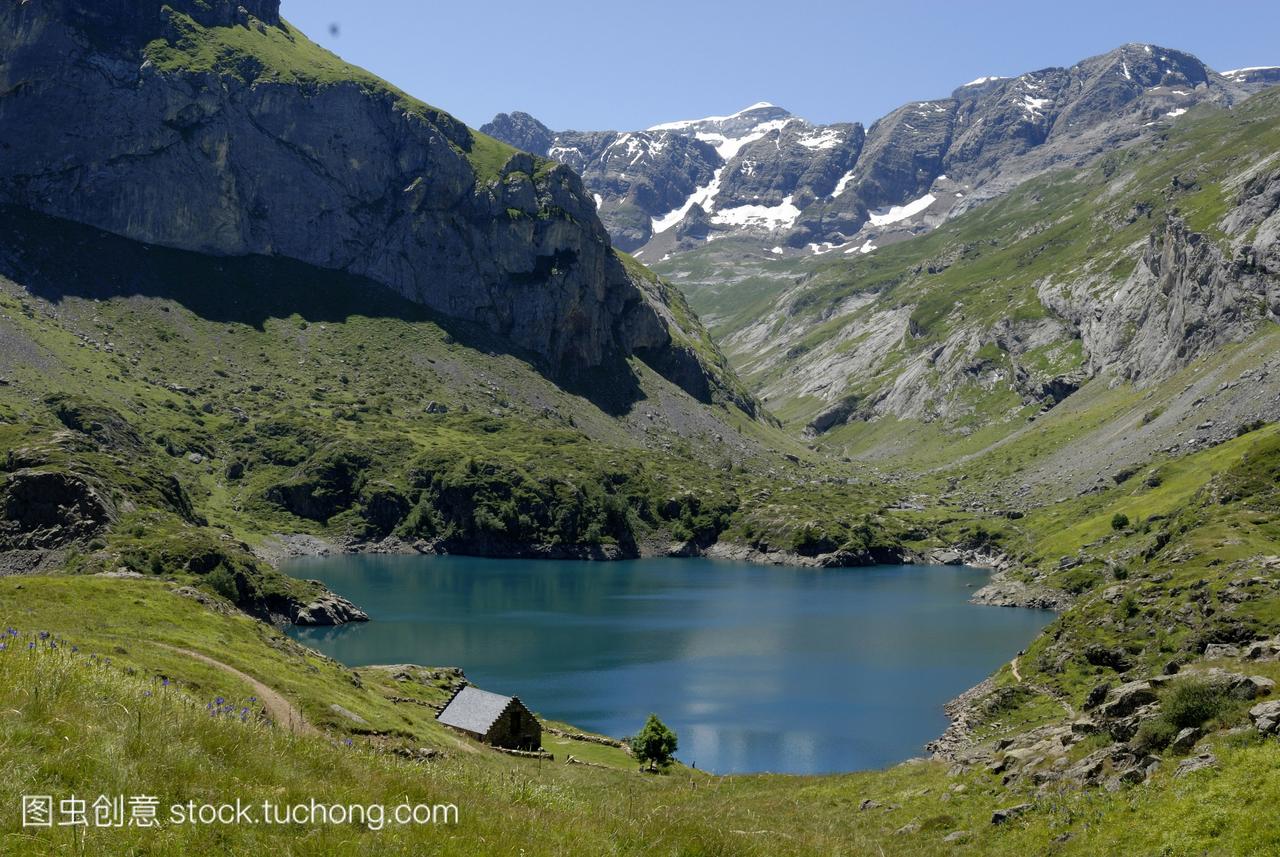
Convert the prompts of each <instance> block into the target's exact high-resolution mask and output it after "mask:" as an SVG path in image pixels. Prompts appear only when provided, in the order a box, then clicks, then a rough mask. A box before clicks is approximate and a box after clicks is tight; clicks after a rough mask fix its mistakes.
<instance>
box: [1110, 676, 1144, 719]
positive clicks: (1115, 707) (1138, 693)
mask: <svg viewBox="0 0 1280 857" xmlns="http://www.w3.org/2000/svg"><path fill="white" fill-rule="evenodd" d="M1155 701H1156V691H1155V687H1154V686H1153V685H1152V684H1151V682H1149V681H1130V682H1126V683H1124V684H1122V685H1120V686H1119V687H1117V688H1114V689H1112V690H1111V691H1109V692H1108V693H1107V696H1106V699H1105V700H1104V702H1103V703H1102V713H1103V715H1104V716H1106V717H1125V716H1127V715H1129V714H1132V713H1133V712H1135V711H1137V710H1138V709H1139V708H1140V707H1142V706H1143V705H1148V704H1150V703H1152V702H1155Z"/></svg>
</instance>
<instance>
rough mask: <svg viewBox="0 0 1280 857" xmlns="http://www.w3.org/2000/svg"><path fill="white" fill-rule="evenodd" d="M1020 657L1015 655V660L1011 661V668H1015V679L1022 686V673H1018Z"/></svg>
mask: <svg viewBox="0 0 1280 857" xmlns="http://www.w3.org/2000/svg"><path fill="white" fill-rule="evenodd" d="M1018 657H1020V656H1018V655H1015V656H1014V658H1013V660H1011V661H1009V666H1011V667H1013V677H1014V678H1015V679H1017V682H1018V684H1022V673H1020V672H1018Z"/></svg>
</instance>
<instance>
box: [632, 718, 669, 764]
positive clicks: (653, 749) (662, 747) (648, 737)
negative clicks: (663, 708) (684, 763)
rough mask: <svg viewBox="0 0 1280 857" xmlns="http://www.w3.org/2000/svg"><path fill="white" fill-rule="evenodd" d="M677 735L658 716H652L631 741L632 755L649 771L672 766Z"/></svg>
mask: <svg viewBox="0 0 1280 857" xmlns="http://www.w3.org/2000/svg"><path fill="white" fill-rule="evenodd" d="M676 740H677V739H676V733H674V732H672V731H671V730H670V729H668V728H667V725H666V724H665V723H663V722H662V721H661V720H659V719H658V715H656V714H650V715H649V719H648V720H646V721H645V724H644V728H643V729H641V730H640V731H639V732H638V733H636V735H635V736H634V737H632V739H631V741H630V745H631V755H633V756H635V758H636V761H637V762H639V763H640V764H641V765H646V764H647V765H648V767H649V770H651V771H652V770H655V769H657V768H665V767H666V766H667V765H670V764H671V760H672V755H673V754H674V753H675V751H676Z"/></svg>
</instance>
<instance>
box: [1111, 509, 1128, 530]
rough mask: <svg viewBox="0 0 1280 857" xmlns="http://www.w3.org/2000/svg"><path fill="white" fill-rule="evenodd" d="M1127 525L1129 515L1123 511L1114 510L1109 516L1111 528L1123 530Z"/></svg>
mask: <svg viewBox="0 0 1280 857" xmlns="http://www.w3.org/2000/svg"><path fill="white" fill-rule="evenodd" d="M1128 526H1129V516H1128V515H1126V514H1125V513H1124V512H1116V513H1115V514H1114V515H1112V516H1111V529H1113V530H1123V529H1126V528H1128Z"/></svg>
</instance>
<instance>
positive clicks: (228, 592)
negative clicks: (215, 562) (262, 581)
mask: <svg viewBox="0 0 1280 857" xmlns="http://www.w3.org/2000/svg"><path fill="white" fill-rule="evenodd" d="M204 579H205V582H206V583H208V584H209V586H210V588H212V589H213V591H214V592H216V593H218V594H219V595H221V596H222V597H223V598H225V599H227V600H228V601H232V602H235V601H239V600H240V587H239V586H238V585H236V576H235V575H234V574H232V573H231V572H230V571H227V567H226V566H225V565H220V566H218V567H217V568H215V569H214V570H213V571H211V572H209V573H208V574H206V575H205V576H204Z"/></svg>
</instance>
